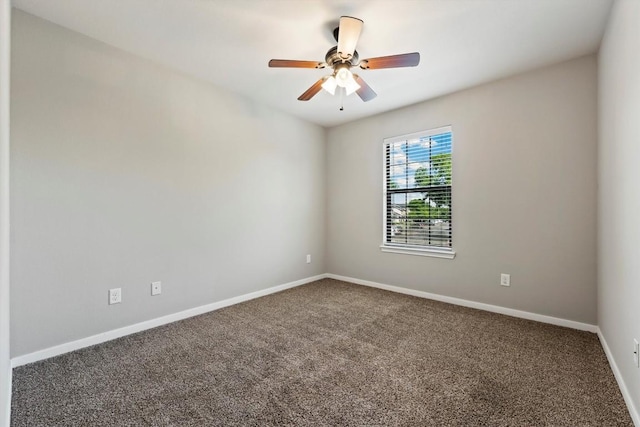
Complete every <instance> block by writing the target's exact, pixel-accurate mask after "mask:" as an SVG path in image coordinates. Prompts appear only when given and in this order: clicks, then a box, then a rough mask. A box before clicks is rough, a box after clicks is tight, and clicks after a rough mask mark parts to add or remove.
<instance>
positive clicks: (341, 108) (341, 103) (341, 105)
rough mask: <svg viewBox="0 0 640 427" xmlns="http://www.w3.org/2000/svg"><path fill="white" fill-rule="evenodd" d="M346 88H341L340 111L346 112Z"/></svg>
mask: <svg viewBox="0 0 640 427" xmlns="http://www.w3.org/2000/svg"><path fill="white" fill-rule="evenodd" d="M345 91H346V89H345V88H340V111H344V92H345Z"/></svg>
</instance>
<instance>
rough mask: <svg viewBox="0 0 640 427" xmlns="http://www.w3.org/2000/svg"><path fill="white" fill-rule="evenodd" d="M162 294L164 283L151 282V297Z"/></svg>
mask: <svg viewBox="0 0 640 427" xmlns="http://www.w3.org/2000/svg"><path fill="white" fill-rule="evenodd" d="M161 293H162V282H151V295H160V294H161Z"/></svg>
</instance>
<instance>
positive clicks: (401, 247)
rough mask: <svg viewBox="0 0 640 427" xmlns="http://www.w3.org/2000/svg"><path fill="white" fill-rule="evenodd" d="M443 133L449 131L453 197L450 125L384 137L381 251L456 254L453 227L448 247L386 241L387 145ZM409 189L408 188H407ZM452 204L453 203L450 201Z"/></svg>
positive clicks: (450, 257)
mask: <svg viewBox="0 0 640 427" xmlns="http://www.w3.org/2000/svg"><path fill="white" fill-rule="evenodd" d="M443 133H451V185H450V188H451V197H452V198H453V167H454V166H453V129H452V126H451V125H447V126H441V127H438V128H433V129H428V130H424V131H420V132H413V133H409V134H405V135H399V136H394V137H390V138H385V139H384V140H383V143H382V172H383V173H382V244H381V245H380V250H381V251H382V252H389V253H396V254H405V255H418V256H427V257H435V258H445V259H453V258H455V256H456V252H455V250H454V249H453V229H451V233H452V242H451V247H450V248H445V247H440V246H417V245H416V246H414V245H406V244H402V243H391V242H387V199H388V197H387V195H388V193H387V147H388V146H389V145H390V144H394V143H397V142H403V141H407V140H410V139H418V138H425V137H430V136H433V135H439V134H443ZM407 190H409V189H407ZM452 205H453V203H452ZM451 216H452V217H451V218H450V221H449V222H450V224H453V209H452V210H451ZM450 226H451V225H450Z"/></svg>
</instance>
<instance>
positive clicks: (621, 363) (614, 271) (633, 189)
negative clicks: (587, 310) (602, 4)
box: [598, 0, 640, 426]
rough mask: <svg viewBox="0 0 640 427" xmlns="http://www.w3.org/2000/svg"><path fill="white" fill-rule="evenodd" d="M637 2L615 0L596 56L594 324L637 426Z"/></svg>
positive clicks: (639, 118)
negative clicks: (634, 348)
mask: <svg viewBox="0 0 640 427" xmlns="http://www.w3.org/2000/svg"><path fill="white" fill-rule="evenodd" d="M639 24H640V2H638V1H636V0H632V1H617V2H616V3H615V5H614V7H613V10H612V12H611V16H610V18H609V24H608V26H607V32H606V34H605V37H604V40H603V43H602V47H601V49H600V55H599V58H598V59H599V101H600V104H599V107H600V108H599V145H598V148H599V151H598V161H599V168H598V169H599V179H598V184H599V197H598V202H599V204H598V208H599V209H598V232H599V251H598V267H599V269H598V325H599V327H600V330H601V332H602V335H603V336H604V338H605V341H606V343H607V344H608V347H609V349H610V350H611V354H612V356H613V359H614V363H615V366H617V368H618V369H619V372H620V374H621V375H620V376H621V379H622V382H623V387H624V388H626V389H627V390H628V397H629V398H630V401H627V404H628V406H629V407H630V409H631V413H632V415H633V416H634V417H635V422H636V425H638V426H640V417H639V414H638V411H639V410H640V369H638V368H637V367H636V366H635V365H634V363H633V339H634V338H635V339H637V340H638V341H640V249H639V248H640V245H639V240H640V239H639V238H640V191H639V184H640V166H639V165H640V25H639Z"/></svg>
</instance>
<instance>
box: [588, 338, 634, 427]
mask: <svg viewBox="0 0 640 427" xmlns="http://www.w3.org/2000/svg"><path fill="white" fill-rule="evenodd" d="M597 334H598V338H600V344H602V348H603V349H604V354H606V355H607V360H608V361H609V366H611V370H612V371H613V376H614V377H616V381H617V382H618V387H619V388H620V392H621V393H622V397H624V401H625V403H626V404H627V409H629V413H630V414H631V419H632V420H633V423H634V424H635V425H636V427H640V413H639V412H638V408H636V405H635V403H633V400H632V399H631V395H630V394H629V389H628V388H627V385H626V384H625V382H624V379H623V378H622V373H620V369H618V364H617V363H616V361H615V359H614V358H613V353H611V349H610V348H609V344H607V340H606V339H604V335H603V334H602V331H601V330H600V328H598V331H597Z"/></svg>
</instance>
